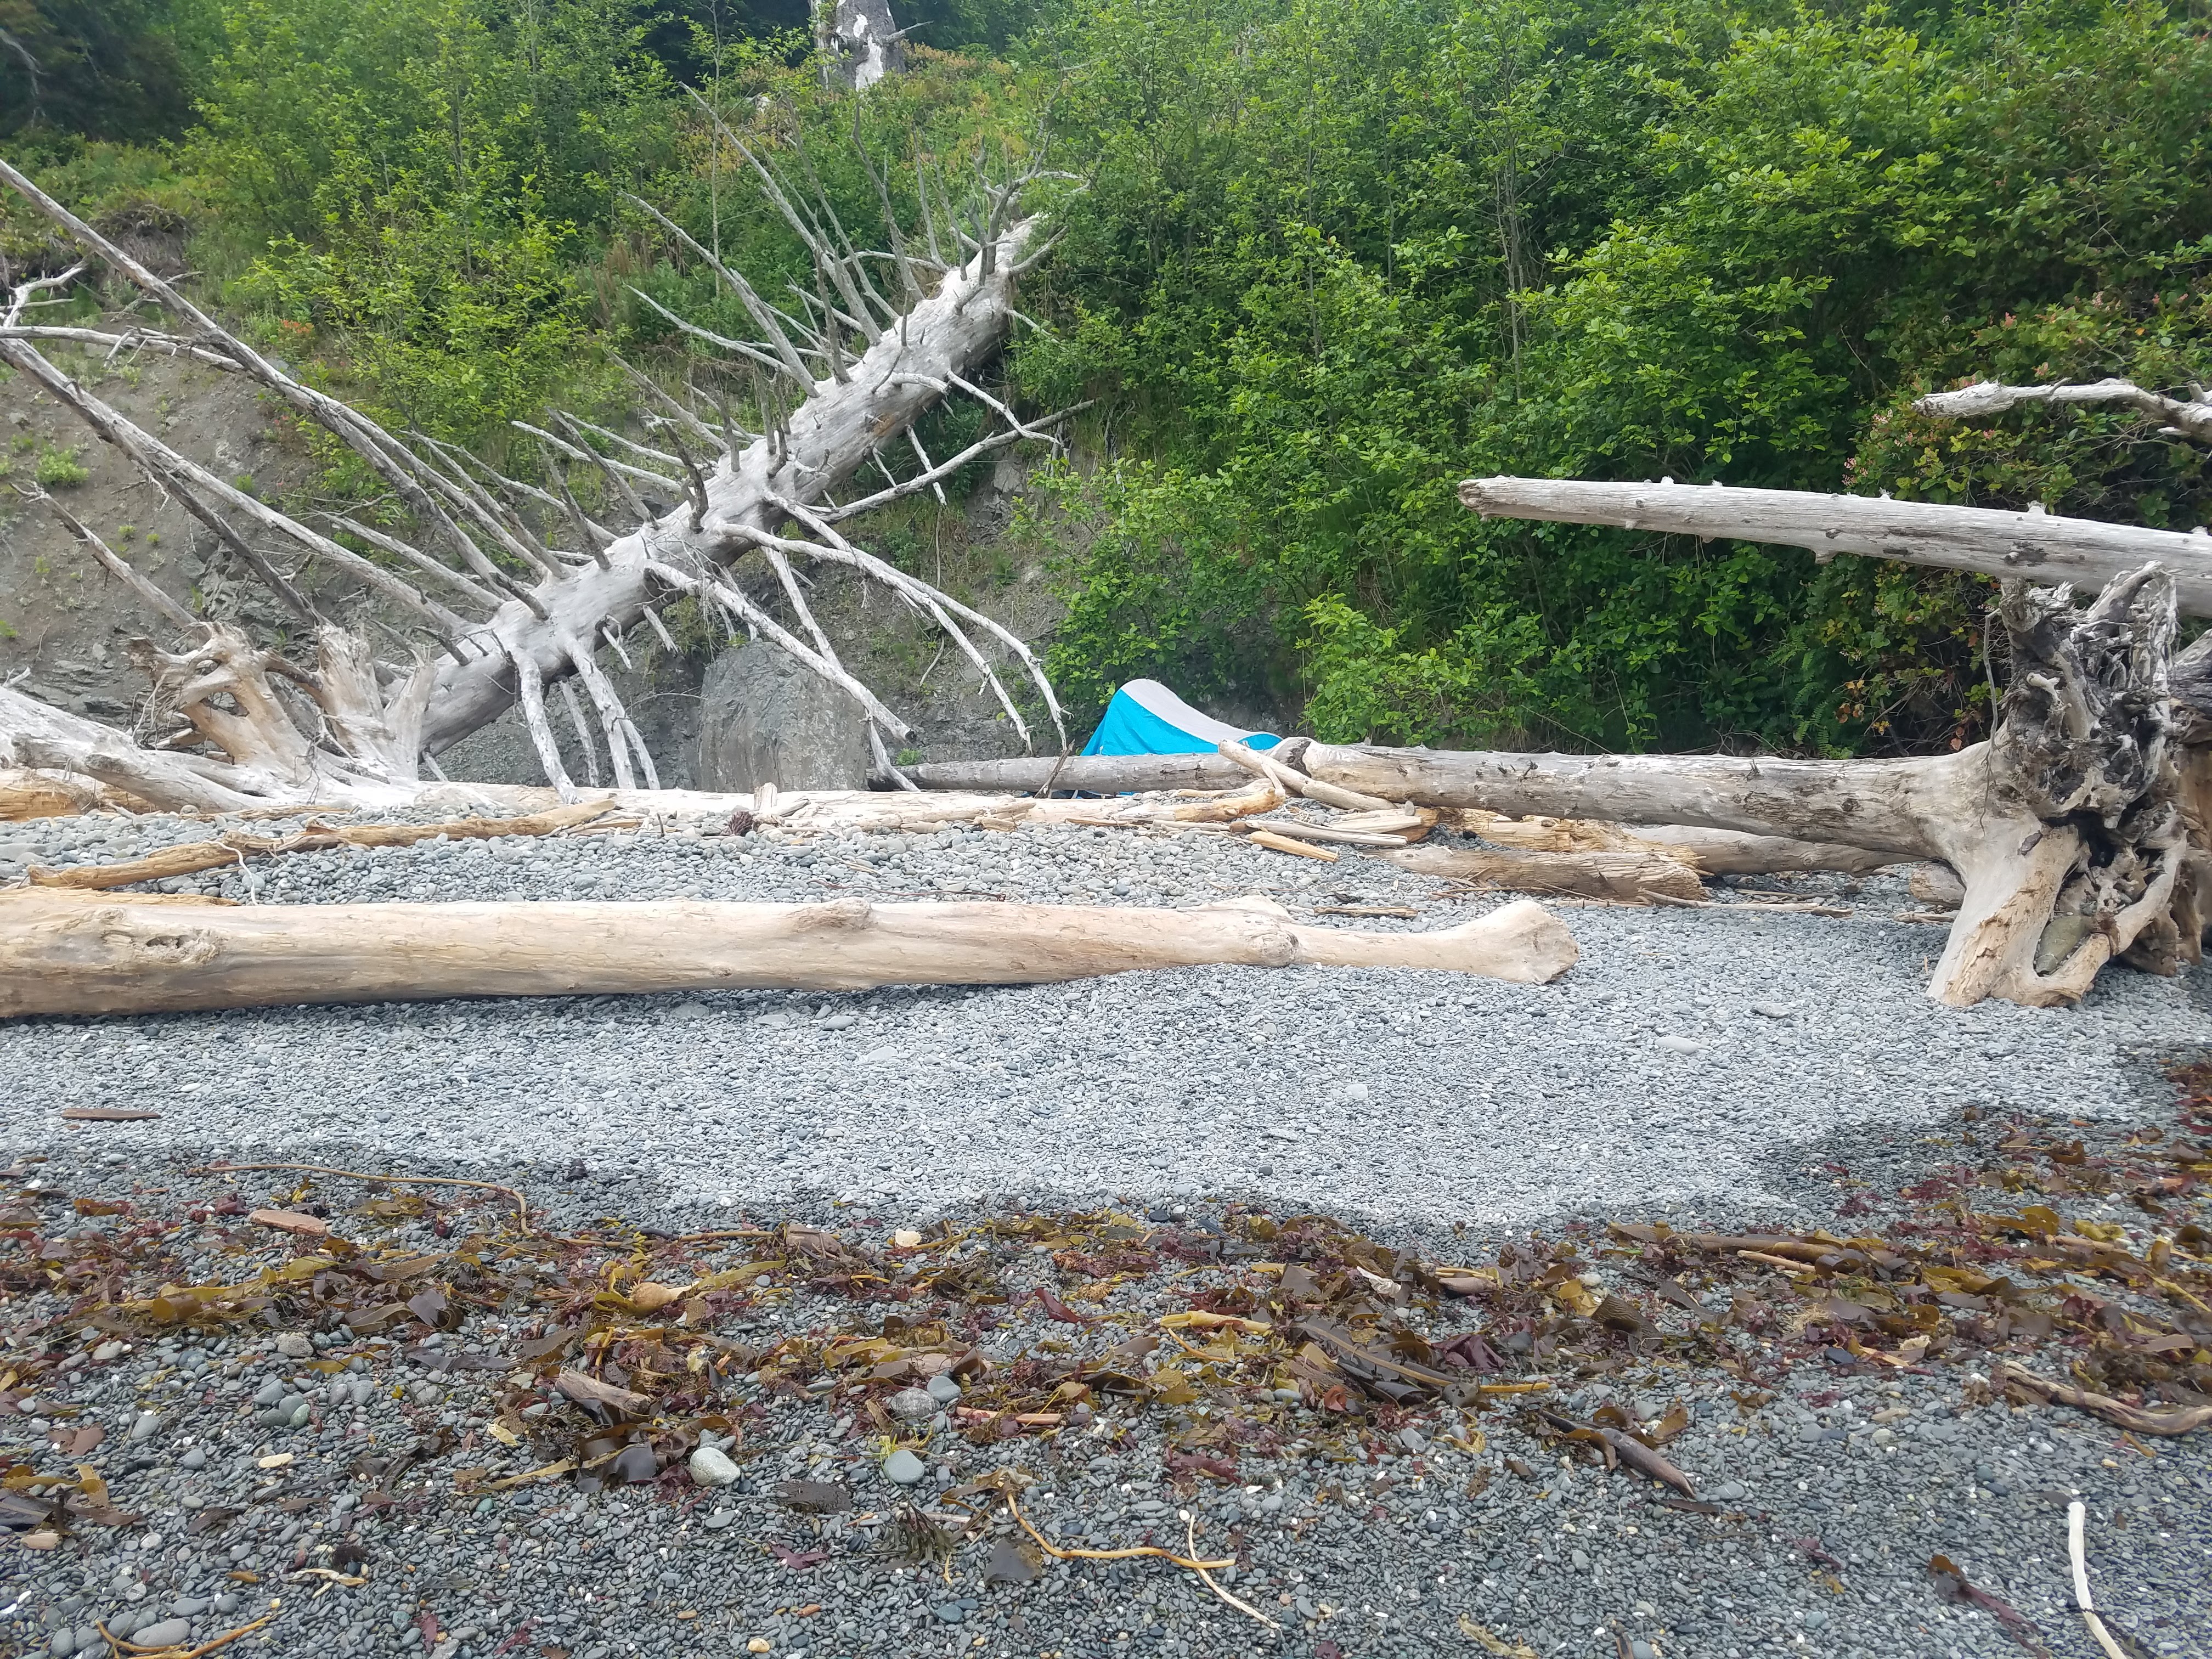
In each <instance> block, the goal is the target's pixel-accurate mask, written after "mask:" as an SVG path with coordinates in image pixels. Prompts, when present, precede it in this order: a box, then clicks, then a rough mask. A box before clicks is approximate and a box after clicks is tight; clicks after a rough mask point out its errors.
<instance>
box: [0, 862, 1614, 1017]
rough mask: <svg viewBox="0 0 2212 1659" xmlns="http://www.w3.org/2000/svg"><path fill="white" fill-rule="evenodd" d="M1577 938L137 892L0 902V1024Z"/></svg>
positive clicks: (839, 982) (1448, 954)
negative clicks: (137, 895)
mask: <svg viewBox="0 0 2212 1659" xmlns="http://www.w3.org/2000/svg"><path fill="white" fill-rule="evenodd" d="M1576 954H1577V952H1576V949H1575V943H1574V939H1573V938H1572V937H1571V935H1570V934H1569V933H1568V932H1567V930H1566V929H1565V927H1562V926H1561V925H1560V923H1559V921H1557V920H1556V919H1555V918H1554V917H1553V916H1552V915H1550V914H1549V913H1547V911H1546V910H1545V909H1544V908H1543V907H1542V906H1541V905H1539V904H1536V903H1535V902H1533V901H1527V900H1524V901H1521V902H1516V903H1513V904H1509V905H1507V906H1505V907H1504V908H1502V909H1498V910H1495V911H1492V912H1491V913H1490V914H1489V915H1484V916H1479V917H1476V918H1474V920H1473V921H1468V922H1465V923H1462V925H1460V926H1458V927H1450V928H1446V929H1443V930H1441V931H1439V932H1436V933H1357V932H1353V931H1351V930H1348V929H1346V930H1339V929H1335V928H1330V927H1300V926H1298V925H1297V924H1295V923H1292V922H1291V921H1288V920H1287V917H1286V913H1285V912H1284V911H1283V910H1282V909H1281V908H1280V907H1279V906H1277V905H1273V904H1272V903H1270V902H1267V901H1265V900H1261V901H1256V902H1255V901H1251V900H1247V901H1244V902H1242V903H1240V904H1238V905H1237V906H1235V907H1222V908H1208V909H1203V910H1152V909H1136V908H1115V907H1095V908H1094V907H1088V906H1082V905H1043V904H934V903H929V904H884V905H872V904H870V903H868V902H866V901H864V900H860V899H841V900H836V901H834V902H830V903H827V904H714V903H706V902H673V903H644V904H491V903H485V904H349V905H299V906H290V905H258V906H252V907H240V906H234V905H225V904H216V903H207V904H197V905H195V904H179V903H177V902H173V901H172V902H167V903H145V902H140V901H138V900H136V899H132V898H122V897H118V896H114V895H112V894H89V893H82V892H75V891H70V890H64V889H57V888H47V887H25V888H16V889H13V890H9V891H8V892H7V893H5V894H0V1018H6V1017H18V1016H22V1015H28V1014H46V1015H56V1014H91V1013H152V1012H175V1011H179V1010H191V1009H213V1008H245V1007H263V1006H270V1005H274V1004H289V1003H308V1002H384V1001H420V1000H429V999H435V998H442V997H465V996H581V995H599V994H619V993H653V992H665V991H687V990H707V989H742V988H784V989H795V990H821V991H851V990H865V989H868V988H871V987H876V986H882V985H1029V984H1045V983H1053V982H1057V981H1065V980H1073V979H1085V978H1089V977H1091V976H1092V975H1099V974H1114V973H1124V972H1128V971H1132V970H1134V969H1147V968H1175V967H1188V966H1195V965H1200V964H1205V963H1242V964H1245V965H1249V966H1252V967H1263V968H1288V967H1297V966H1325V967H1398V968H1439V969H1451V970H1454V971H1456V972H1461V973H1468V974H1477V975H1484V976H1486V977H1489V978H1494V979H1504V980H1510V981H1517V982H1520V983H1523V984H1543V983H1546V982H1548V981H1551V980H1553V979H1556V978H1558V977H1559V975H1561V974H1562V973H1564V972H1565V971H1566V969H1568V968H1569V967H1571V965H1572V964H1573V963H1574V960H1575V957H1576Z"/></svg>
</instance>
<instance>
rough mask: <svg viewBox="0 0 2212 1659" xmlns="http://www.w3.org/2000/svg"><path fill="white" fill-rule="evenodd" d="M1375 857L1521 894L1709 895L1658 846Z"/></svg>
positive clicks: (1642, 899)
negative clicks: (1637, 850) (1628, 848)
mask: <svg viewBox="0 0 2212 1659" xmlns="http://www.w3.org/2000/svg"><path fill="white" fill-rule="evenodd" d="M1375 856H1376V857H1377V858H1379V859H1381V860H1383V862H1384V863H1386V864H1395V865H1396V866H1398V868H1400V869H1401V870H1410V871H1412V872H1413V873H1414V874H1416V875H1422V876H1445V877H1449V878H1451V879H1452V880H1454V881H1467V882H1473V883H1475V884H1478V885H1480V886H1484V887H1503V888H1505V889H1507V890H1509V891H1511V892H1516V893H1541V894H1547V895H1555V896H1562V897H1565V896H1572V897H1577V898H1594V899H1608V900H1611V901H1613V902H1615V903H1619V904H1649V903H1650V902H1652V900H1653V897H1654V896H1655V895H1656V896H1662V897H1667V898H1677V899H1686V900H1691V901H1697V900H1702V899H1703V898H1704V897H1705V886H1704V884H1702V883H1701V882H1700V881H1699V879H1698V872H1697V871H1696V870H1695V869H1693V868H1692V866H1689V865H1686V864H1684V863H1683V862H1681V861H1680V860H1678V859H1672V858H1668V857H1667V856H1666V855H1665V854H1663V853H1662V852H1661V851H1659V850H1658V849H1657V848H1646V849H1645V850H1644V851H1641V852H1628V851H1621V850H1613V849H1608V850H1591V851H1580V852H1571V853H1524V852H1521V851H1518V850H1515V849H1510V848H1509V849H1502V850H1500V849H1493V848H1463V847H1407V848H1402V849H1401V850H1398V851H1395V852H1380V853H1377V854H1376V855H1375Z"/></svg>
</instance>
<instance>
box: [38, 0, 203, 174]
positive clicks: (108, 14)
mask: <svg viewBox="0 0 2212 1659" xmlns="http://www.w3.org/2000/svg"><path fill="white" fill-rule="evenodd" d="M211 11H212V7H211V4H210V3H209V0H0V137H5V138H10V139H24V140H28V141H30V142H32V143H40V142H43V141H50V140H52V139H54V138H64V139H66V138H69V137H78V138H90V139H96V140H130V141H141V142H143V141H144V140H148V139H153V138H161V137H171V136H173V135H174V134H175V133H177V132H178V131H181V130H182V128H183V126H184V125H185V118H187V116H188V115H189V114H190V112H191V91H192V82H193V80H194V78H195V72H196V70H197V68H198V62H199V59H200V58H201V56H202V55H203V54H204V51H205V49H206V43H207V36H208V33H209V30H210V21H211Z"/></svg>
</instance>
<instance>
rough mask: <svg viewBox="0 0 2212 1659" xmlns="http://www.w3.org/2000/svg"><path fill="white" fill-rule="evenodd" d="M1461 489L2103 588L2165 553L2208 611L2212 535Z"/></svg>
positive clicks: (1912, 509)
mask: <svg viewBox="0 0 2212 1659" xmlns="http://www.w3.org/2000/svg"><path fill="white" fill-rule="evenodd" d="M1459 498H1460V501H1461V502H1462V505H1464V506H1465V507H1468V509H1469V510H1470V511H1472V512H1474V513H1480V514H1481V515H1482V516H1483V517H1484V518H1486V519H1540V520H1550V521H1552V522H1553V523H1561V524H1599V525H1612V526H1617V527H1618V528H1620V529H1622V530H1649V531H1656V532H1661V533H1662V534H1667V535H1680V536H1697V537H1701V538H1708V539H1710V538H1714V537H1724V538H1729V539H1731V540H1735V541H1747V542H1771V543H1776V544H1779V545H1781V546H1784V547H1802V548H1807V549H1809V550H1811V551H1812V552H1813V553H1814V555H1816V556H1819V557H1820V558H1821V559H1822V560H1824V561H1825V560H1826V559H1827V558H1830V557H1832V556H1834V555H1836V554H1838V553H1856V554H1861V555H1863V556H1867V557H1869V558H1877V559H1896V560H1898V561H1899V562H1903V563H1905V564H1921V565H1930V566H1933V567H1935V568H1937V569H1940V570H1974V571H1979V572H1980V573H1981V574H1984V575H1989V576H2032V577H2033V578H2034V579H2035V580H2038V581H2045V582H2070V583H2073V584H2075V585H2076V586H2081V587H2086V588H2091V589H2096V588H2102V587H2105V586H2108V585H2109V584H2111V583H2112V582H2116V581H2119V580H2124V579H2125V578H2126V577H2127V576H2128V575H2129V574H2130V573H2132V572H2134V571H2136V570H2138V569H2140V568H2142V566H2144V565H2146V564H2148V563H2151V562H2157V563H2158V564H2159V565H2160V567H2161V568H2164V569H2165V570H2166V572H2167V574H2168V575H2169V576H2170V577H2171V579H2172V582H2173V588H2174V593H2175V597H2176V601H2177V603H2178V604H2179V607H2180V609H2181V611H2182V613H2183V614H2185V615H2187V616H2192V617H2212V536H2208V535H2207V534H2206V533H2205V532H2203V530H2201V529H2200V530H2192V531H2190V532H2187V533H2183V532H2179V531H2173V530H2148V529H2145V528H2143V527H2142V526H2138V525H2124V524H2104V523H2100V522H2099V521H2098V520H2093V519H2062V518H2060V517H2058V516H2057V514H2056V513H2044V512H2039V511H2029V512H2026V513H2002V512H1997V511H1996V510H1994V509H1992V508H1990V507H1940V506H1937V505H1936V504H1935V503H1933V502H1930V501H1892V500H1890V499H1889V498H1888V497H1887V496H1868V495H1819V494H1815V493H1814V492H1813V491H1810V490H1797V489H1731V488H1729V487H1727V486H1725V485H1722V484H1717V483H1715V484H1678V483H1674V481H1673V480H1672V479H1669V478H1662V479H1661V480H1660V481H1659V482H1658V483H1589V482H1586V481H1584V480H1582V479H1577V478H1504V477H1500V478H1469V479H1468V480H1467V481H1466V482H1465V483H1462V484H1461V485H1460V487H1459Z"/></svg>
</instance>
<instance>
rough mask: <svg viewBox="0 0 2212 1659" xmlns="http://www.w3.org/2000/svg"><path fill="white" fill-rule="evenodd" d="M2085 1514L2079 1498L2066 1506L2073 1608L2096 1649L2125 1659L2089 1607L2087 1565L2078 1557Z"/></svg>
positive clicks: (2108, 1632)
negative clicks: (2093, 1639) (2071, 1560)
mask: <svg viewBox="0 0 2212 1659" xmlns="http://www.w3.org/2000/svg"><path fill="white" fill-rule="evenodd" d="M2086 1513H2087V1511H2086V1510H2084V1509H2083V1508H2082V1504H2081V1499H2080V1498H2075V1500H2074V1501H2073V1502H2072V1503H2070V1504H2068V1505H2067V1506H2066V1550H2067V1553H2068V1554H2069V1555H2071V1556H2072V1557H2073V1558H2074V1604H2075V1607H2078V1608H2080V1609H2081V1620H2082V1622H2083V1623H2084V1624H2086V1625H2087V1626H2089V1634H2090V1635H2092V1636H2093V1637H2095V1638H2097V1645H2098V1646H2099V1647H2100V1648H2102V1649H2104V1650H2105V1652H2106V1654H2107V1655H2108V1656H2109V1659H2128V1656H2127V1655H2126V1654H2125V1653H2124V1652H2123V1651H2122V1650H2121V1649H2120V1644H2118V1642H2115V1641H2114V1640H2112V1632H2110V1631H2108V1630H2106V1628H2105V1621H2104V1620H2101V1619H2100V1618H2098V1617H2097V1610H2096V1608H2095V1607H2093V1606H2092V1605H2091V1604H2090V1601H2089V1564H2088V1562H2087V1560H2086V1559H2084V1558H2083V1556H2082V1553H2081V1518H2082V1516H2084V1515H2085V1514H2086Z"/></svg>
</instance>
